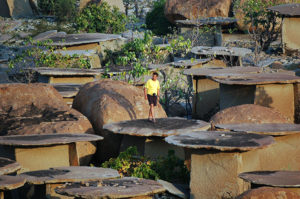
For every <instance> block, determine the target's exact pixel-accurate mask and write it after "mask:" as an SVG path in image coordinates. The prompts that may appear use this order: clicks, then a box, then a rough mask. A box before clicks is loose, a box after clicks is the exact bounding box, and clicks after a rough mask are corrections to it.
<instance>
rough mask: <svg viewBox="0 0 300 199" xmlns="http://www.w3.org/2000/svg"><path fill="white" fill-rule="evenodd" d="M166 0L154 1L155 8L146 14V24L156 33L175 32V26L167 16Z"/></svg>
mask: <svg viewBox="0 0 300 199" xmlns="http://www.w3.org/2000/svg"><path fill="white" fill-rule="evenodd" d="M165 4H166V0H158V1H157V2H155V3H154V8H153V9H152V11H150V12H149V13H148V14H147V16H146V25H147V28H148V29H150V30H151V31H152V32H153V33H154V34H156V35H166V34H170V33H173V30H174V28H175V26H174V25H173V24H171V23H170V22H169V21H168V19H167V18H166V17H165V14H164V9H165Z"/></svg>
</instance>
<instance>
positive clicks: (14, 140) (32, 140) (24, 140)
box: [0, 134, 103, 147]
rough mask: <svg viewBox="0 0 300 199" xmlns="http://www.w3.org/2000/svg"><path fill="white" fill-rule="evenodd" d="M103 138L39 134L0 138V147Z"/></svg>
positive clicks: (43, 144) (100, 138) (98, 138)
mask: <svg viewBox="0 0 300 199" xmlns="http://www.w3.org/2000/svg"><path fill="white" fill-rule="evenodd" d="M99 140H103V137H101V136H98V135H91V134H40V135H11V136H0V145H7V146H20V147H22V146H24V147H27V146H50V145H61V144H69V143H75V142H92V141H99Z"/></svg>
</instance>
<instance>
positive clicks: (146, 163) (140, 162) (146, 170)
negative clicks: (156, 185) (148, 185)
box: [102, 147, 189, 184]
mask: <svg viewBox="0 0 300 199" xmlns="http://www.w3.org/2000/svg"><path fill="white" fill-rule="evenodd" d="M102 167H104V168H112V169H116V170H118V172H119V173H120V175H121V176H127V177H129V176H133V177H138V178H145V179H152V180H157V179H162V180H166V181H170V182H177V183H186V184H187V183H189V172H188V170H187V168H186V166H185V165H184V161H183V160H180V159H179V158H178V157H176V156H175V152H174V151H169V154H168V156H167V157H161V158H157V159H155V160H151V159H150V158H147V157H144V156H140V155H139V153H138V152H137V148H136V147H129V148H128V149H127V150H125V151H124V152H121V153H120V155H119V156H118V157H117V158H111V159H110V160H109V161H106V162H104V163H103V164H102Z"/></svg>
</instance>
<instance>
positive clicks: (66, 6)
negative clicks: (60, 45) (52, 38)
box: [38, 0, 77, 21]
mask: <svg viewBox="0 0 300 199" xmlns="http://www.w3.org/2000/svg"><path fill="white" fill-rule="evenodd" d="M38 7H39V10H40V12H41V13H43V14H46V15H54V16H56V17H57V18H58V20H59V21H73V19H74V16H75V15H76V13H77V11H76V10H77V9H76V0H38Z"/></svg>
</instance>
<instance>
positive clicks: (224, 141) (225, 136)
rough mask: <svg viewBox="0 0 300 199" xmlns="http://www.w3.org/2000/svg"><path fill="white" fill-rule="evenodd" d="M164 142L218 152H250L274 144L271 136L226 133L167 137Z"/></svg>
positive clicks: (199, 133) (202, 133)
mask: <svg viewBox="0 0 300 199" xmlns="http://www.w3.org/2000/svg"><path fill="white" fill-rule="evenodd" d="M165 140H166V142H168V143H169V144H173V145H176V146H181V147H185V148H191V149H215V150H220V151H235V150H237V151H250V150H253V149H257V148H264V147H266V146H268V145H271V144H273V143H274V142H275V141H274V139H273V137H272V136H267V135H258V134H249V133H245V132H228V131H199V132H192V133H185V134H180V135H173V136H169V137H167V138H165Z"/></svg>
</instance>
